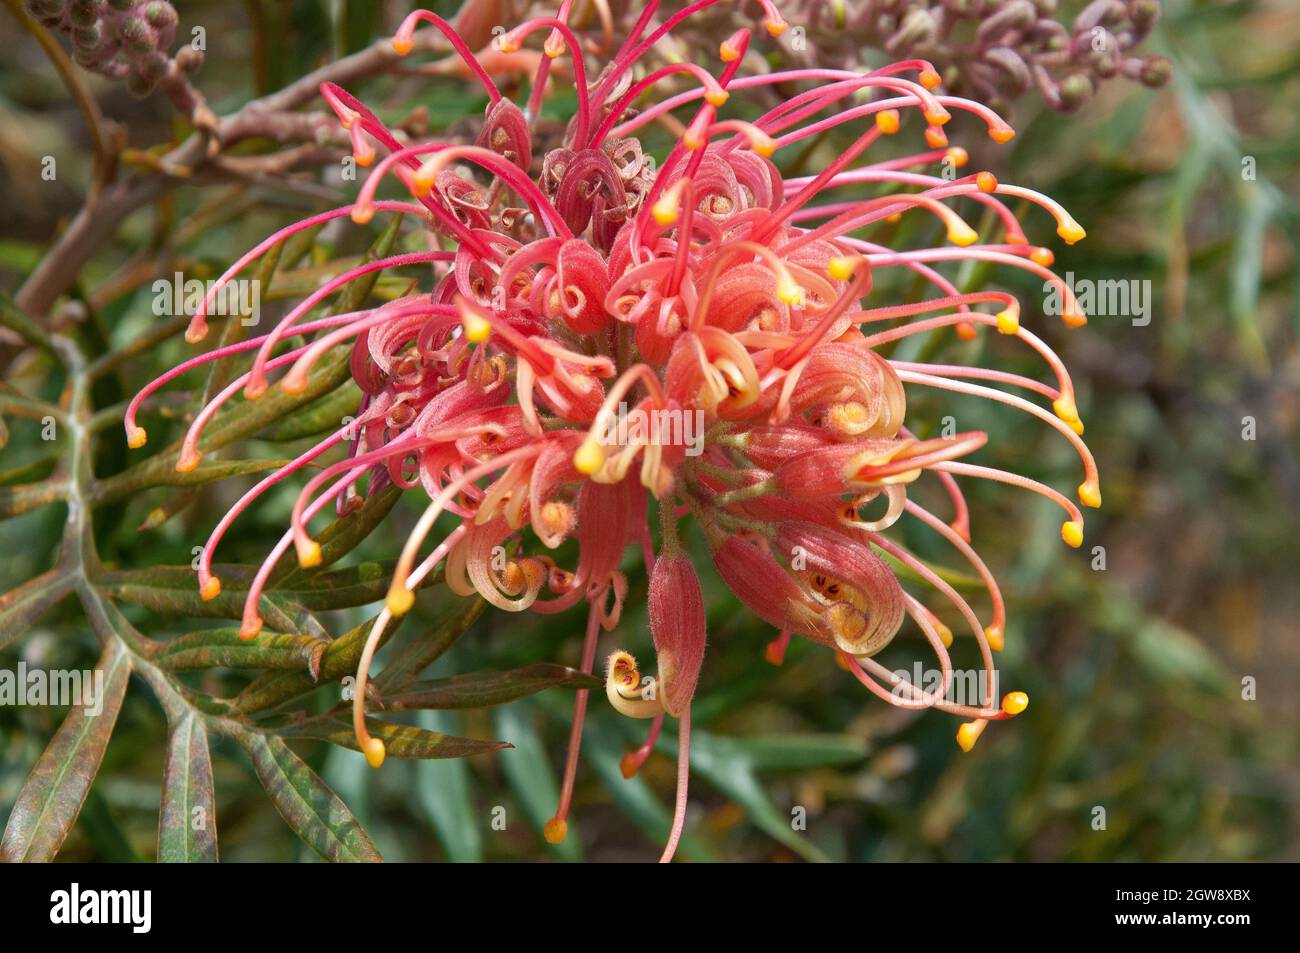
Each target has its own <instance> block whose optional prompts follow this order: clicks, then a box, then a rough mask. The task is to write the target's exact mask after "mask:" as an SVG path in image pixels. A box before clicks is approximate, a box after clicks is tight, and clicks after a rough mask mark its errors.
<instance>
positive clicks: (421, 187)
mask: <svg viewBox="0 0 1300 953" xmlns="http://www.w3.org/2000/svg"><path fill="white" fill-rule="evenodd" d="M435 178H437V176H436V175H435V174H434V173H433V172H432V171H428V172H426V171H425V170H424V166H420V168H418V169H416V170H415V171H414V172H412V173H411V194H412V195H414V196H415V197H416V198H424V196H426V195H428V194H429V193H430V192H432V191H433V180H434V179H435Z"/></svg>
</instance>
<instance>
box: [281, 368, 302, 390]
mask: <svg viewBox="0 0 1300 953" xmlns="http://www.w3.org/2000/svg"><path fill="white" fill-rule="evenodd" d="M306 389H307V375H305V374H294V373H292V372H291V373H289V374H286V375H285V376H284V377H283V378H282V379H281V380H280V390H282V391H284V392H285V393H286V394H301V393H302V392H303V391H305V390H306Z"/></svg>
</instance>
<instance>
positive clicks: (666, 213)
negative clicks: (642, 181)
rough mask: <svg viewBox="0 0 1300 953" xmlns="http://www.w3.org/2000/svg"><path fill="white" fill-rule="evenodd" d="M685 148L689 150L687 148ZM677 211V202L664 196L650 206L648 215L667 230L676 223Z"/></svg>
mask: <svg viewBox="0 0 1300 953" xmlns="http://www.w3.org/2000/svg"><path fill="white" fill-rule="evenodd" d="M687 148H689V146H688V147H687ZM677 210H678V207H677V200H676V199H675V198H671V197H669V196H667V195H665V196H664V197H663V198H661V199H660V200H659V201H658V202H655V204H654V205H653V206H651V208H650V214H651V215H653V216H654V219H655V222H656V224H658V225H659V226H661V227H663V228H667V227H668V226H669V225H671V224H672V223H673V222H675V221H677Z"/></svg>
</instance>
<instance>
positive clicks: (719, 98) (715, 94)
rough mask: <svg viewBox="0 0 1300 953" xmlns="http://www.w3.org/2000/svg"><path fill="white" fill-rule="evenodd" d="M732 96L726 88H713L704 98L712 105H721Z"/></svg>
mask: <svg viewBox="0 0 1300 953" xmlns="http://www.w3.org/2000/svg"><path fill="white" fill-rule="evenodd" d="M730 98H731V94H730V93H729V92H727V91H726V90H725V89H711V90H709V91H708V92H706V93H705V94H704V99H705V101H706V102H707V103H708V104H709V105H710V106H721V105H723V104H724V103H725V102H726V101H727V100H728V99H730Z"/></svg>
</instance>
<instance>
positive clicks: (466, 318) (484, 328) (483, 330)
mask: <svg viewBox="0 0 1300 953" xmlns="http://www.w3.org/2000/svg"><path fill="white" fill-rule="evenodd" d="M460 323H461V327H463V328H464V329H465V340H466V341H469V342H470V343H471V344H482V343H483V342H484V341H486V340H487V339H488V338H490V337H491V336H492V323H491V322H490V321H488V320H487V318H485V317H483V316H482V315H481V314H477V313H475V312H473V311H466V312H465V313H464V314H463V315H462V316H461V319H460Z"/></svg>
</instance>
